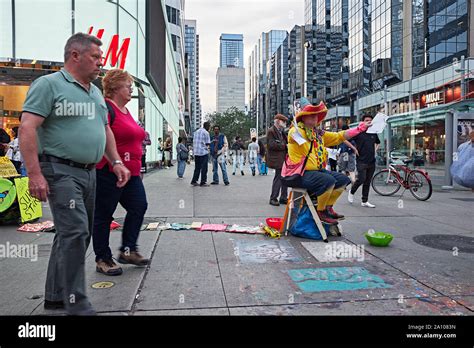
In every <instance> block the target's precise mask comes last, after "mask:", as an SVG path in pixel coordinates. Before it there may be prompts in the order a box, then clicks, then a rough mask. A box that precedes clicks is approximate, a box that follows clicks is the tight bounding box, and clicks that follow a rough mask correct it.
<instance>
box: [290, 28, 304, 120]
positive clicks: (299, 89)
mask: <svg viewBox="0 0 474 348" xmlns="http://www.w3.org/2000/svg"><path fill="white" fill-rule="evenodd" d="M288 39H289V41H288V42H289V43H288V73H289V81H288V84H289V95H288V104H289V105H290V108H291V109H290V111H291V113H294V111H293V109H292V106H293V105H294V102H295V101H296V100H298V99H300V98H301V97H302V96H303V92H304V85H305V75H306V74H305V59H306V58H305V57H306V49H305V47H304V43H305V26H304V25H302V26H300V25H295V26H294V27H293V29H291V31H290V34H289V37H288Z"/></svg>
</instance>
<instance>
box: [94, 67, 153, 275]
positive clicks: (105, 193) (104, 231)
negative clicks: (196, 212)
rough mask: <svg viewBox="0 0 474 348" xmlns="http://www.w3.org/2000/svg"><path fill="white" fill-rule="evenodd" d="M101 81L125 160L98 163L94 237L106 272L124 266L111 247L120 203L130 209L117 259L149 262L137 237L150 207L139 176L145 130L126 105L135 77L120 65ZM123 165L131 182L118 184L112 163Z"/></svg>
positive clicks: (102, 270)
mask: <svg viewBox="0 0 474 348" xmlns="http://www.w3.org/2000/svg"><path fill="white" fill-rule="evenodd" d="M102 85H103V88H104V94H105V100H106V103H107V107H108V108H109V115H108V117H109V125H110V128H111V129H112V132H113V133H114V136H115V142H116V144H117V152H118V153H119V155H120V157H121V159H122V161H115V162H114V163H113V165H111V164H109V163H108V161H107V160H106V159H105V158H103V159H102V161H101V162H99V163H98V164H97V189H96V202H95V214H94V231H93V234H92V241H93V246H94V252H95V255H96V264H97V265H96V270H97V272H99V273H103V274H106V275H120V274H122V268H121V267H119V266H118V265H117V264H116V263H115V262H114V260H113V258H112V252H111V250H110V247H109V235H110V223H111V222H112V220H113V217H112V216H113V213H114V212H115V209H116V208H117V204H118V203H120V205H121V206H122V207H123V208H124V209H125V210H126V211H127V215H126V217H125V222H124V224H123V231H122V246H121V247H120V254H119V257H118V262H119V263H122V264H133V265H137V266H146V265H147V264H148V263H149V260H148V259H145V258H144V257H143V256H142V255H140V254H139V253H138V250H137V240H138V235H139V233H140V228H141V226H142V223H143V218H144V216H145V212H146V210H147V207H148V203H147V200H146V194H145V188H144V187H143V182H142V180H141V177H140V169H141V159H142V153H143V152H142V151H143V150H142V144H143V140H144V139H145V130H144V129H143V128H141V127H140V126H139V125H138V124H137V123H136V122H135V120H134V119H133V117H132V115H131V114H130V112H129V111H128V109H127V108H126V107H125V105H126V104H127V103H128V102H129V101H130V100H131V99H132V91H133V78H132V76H131V75H130V74H129V73H128V72H126V71H124V70H120V69H112V70H109V71H108V72H107V74H106V75H105V77H104V79H103V81H102ZM115 165H124V166H126V167H127V168H128V169H129V170H130V172H131V178H130V180H129V181H128V183H127V184H126V185H125V186H124V187H122V188H119V187H117V184H116V183H117V178H116V177H115V174H114V173H113V171H112V168H113V166H115Z"/></svg>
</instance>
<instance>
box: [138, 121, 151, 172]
mask: <svg viewBox="0 0 474 348" xmlns="http://www.w3.org/2000/svg"><path fill="white" fill-rule="evenodd" d="M140 127H142V128H143V130H145V126H144V125H143V124H140ZM150 145H151V138H150V133H148V132H147V131H145V139H144V140H143V143H142V167H141V169H140V173H141V174H140V177H141V178H142V179H143V174H145V173H146V172H147V167H146V147H147V146H150Z"/></svg>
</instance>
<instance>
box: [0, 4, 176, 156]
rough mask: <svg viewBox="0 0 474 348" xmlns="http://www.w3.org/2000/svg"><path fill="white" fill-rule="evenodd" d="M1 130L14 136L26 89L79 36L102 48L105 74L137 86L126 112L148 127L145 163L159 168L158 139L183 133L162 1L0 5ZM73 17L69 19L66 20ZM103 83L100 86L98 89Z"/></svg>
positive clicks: (54, 67)
mask: <svg viewBox="0 0 474 348" xmlns="http://www.w3.org/2000/svg"><path fill="white" fill-rule="evenodd" d="M0 6H1V8H2V23H1V24H0V37H1V38H2V39H1V40H0V57H2V58H0V66H1V67H2V70H1V73H0V109H1V110H0V123H1V124H0V126H1V127H2V128H6V129H7V130H11V128H12V127H14V126H17V125H18V124H19V118H18V117H19V115H20V113H21V110H22V105H23V102H24V100H25V97H26V93H27V91H28V88H29V86H30V85H31V83H32V82H33V81H34V80H35V79H36V78H38V77H39V76H42V75H45V74H49V73H52V72H55V71H58V70H59V69H60V68H61V67H62V66H63V65H64V62H63V59H64V57H63V55H64V45H65V44H66V41H67V39H68V38H69V37H70V36H71V35H72V34H74V33H76V32H86V33H91V34H93V35H96V36H98V37H100V38H101V40H102V42H103V46H102V49H103V51H104V54H105V56H106V57H107V60H105V59H104V70H108V69H111V68H114V67H117V68H123V69H125V70H127V71H128V72H129V73H130V74H132V76H133V77H134V80H135V89H134V92H133V99H132V100H131V102H130V103H129V104H128V105H127V108H128V109H129V110H130V112H131V114H132V115H133V117H134V118H135V119H136V120H137V121H140V122H141V123H142V124H144V125H145V129H146V130H147V131H148V132H149V133H150V136H151V140H152V146H149V147H148V151H147V154H146V160H147V162H149V163H151V162H156V161H158V147H157V146H156V142H157V139H158V138H165V137H168V136H170V137H171V138H172V140H173V142H174V143H176V141H177V138H178V136H179V131H180V111H179V109H180V106H179V105H180V104H179V103H180V95H179V94H180V91H179V88H180V73H179V71H178V69H177V64H176V55H175V50H174V47H173V43H172V38H171V33H170V28H169V25H168V21H167V18H166V17H167V14H166V7H165V3H164V1H150V0H148V1H142V0H130V1H127V2H123V3H122V2H121V3H120V5H119V4H118V3H115V2H108V1H98V2H94V3H92V2H90V1H87V0H74V1H73V0H71V1H58V2H55V4H54V16H53V15H52V12H51V11H52V9H51V8H50V7H48V6H45V4H44V3H43V2H41V1H37V2H26V1H10V0H1V2H0ZM71 13H73V15H72V16H71ZM99 84H100V83H99Z"/></svg>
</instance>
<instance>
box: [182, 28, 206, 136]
mask: <svg viewBox="0 0 474 348" xmlns="http://www.w3.org/2000/svg"><path fill="white" fill-rule="evenodd" d="M184 42H185V53H186V55H187V57H188V69H189V91H190V125H191V133H194V132H195V131H196V130H197V129H199V128H200V127H201V126H202V124H201V99H200V96H199V35H198V34H197V22H196V20H185V36H184Z"/></svg>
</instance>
